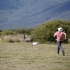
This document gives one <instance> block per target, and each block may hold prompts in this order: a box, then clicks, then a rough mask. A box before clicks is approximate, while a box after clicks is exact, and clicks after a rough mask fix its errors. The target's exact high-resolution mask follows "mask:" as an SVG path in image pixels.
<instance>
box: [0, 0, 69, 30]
mask: <svg viewBox="0 0 70 70" xmlns="http://www.w3.org/2000/svg"><path fill="white" fill-rule="evenodd" d="M69 7H70V1H65V2H62V0H61V1H60V0H59V2H58V1H57V0H30V1H29V0H14V1H12V0H7V1H6V0H0V15H1V16H0V29H14V28H29V27H34V26H37V25H40V24H42V23H44V22H46V21H48V20H53V19H65V20H70V19H69V18H70V8H69Z"/></svg>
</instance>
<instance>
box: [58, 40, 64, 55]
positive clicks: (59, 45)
mask: <svg viewBox="0 0 70 70" xmlns="http://www.w3.org/2000/svg"><path fill="white" fill-rule="evenodd" d="M57 43H58V48H57V53H58V54H59V51H60V50H61V51H62V53H64V50H63V48H62V46H61V44H62V41H59V42H57Z"/></svg>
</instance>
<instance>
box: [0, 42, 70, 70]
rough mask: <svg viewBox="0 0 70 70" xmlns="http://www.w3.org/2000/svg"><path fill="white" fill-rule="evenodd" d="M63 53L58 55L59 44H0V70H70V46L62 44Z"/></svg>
mask: <svg viewBox="0 0 70 70" xmlns="http://www.w3.org/2000/svg"><path fill="white" fill-rule="evenodd" d="M62 46H63V48H64V50H65V54H66V55H65V56H63V55H62V52H60V54H59V55H58V54H57V53H56V50H57V44H38V45H35V46H33V47H32V45H31V43H28V44H27V43H25V42H19V43H5V42H0V70H70V44H62Z"/></svg>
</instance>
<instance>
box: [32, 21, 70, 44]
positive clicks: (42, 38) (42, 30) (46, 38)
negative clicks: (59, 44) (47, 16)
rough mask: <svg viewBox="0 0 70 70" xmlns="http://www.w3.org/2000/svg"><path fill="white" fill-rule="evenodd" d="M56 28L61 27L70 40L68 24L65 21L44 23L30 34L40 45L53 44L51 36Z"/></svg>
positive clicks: (53, 40) (69, 25)
mask: <svg viewBox="0 0 70 70" xmlns="http://www.w3.org/2000/svg"><path fill="white" fill-rule="evenodd" d="M58 27H62V28H63V31H65V32H66V33H67V37H68V38H70V22H69V21H66V20H53V21H48V22H45V23H44V24H42V25H40V26H37V27H35V28H34V30H33V31H32V33H31V34H32V36H33V38H34V40H35V41H39V42H40V43H46V42H55V38H54V37H53V35H54V33H55V32H56V31H57V28H58Z"/></svg>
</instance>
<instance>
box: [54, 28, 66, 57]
mask: <svg viewBox="0 0 70 70" xmlns="http://www.w3.org/2000/svg"><path fill="white" fill-rule="evenodd" d="M62 30H63V29H62V28H61V27H59V28H58V31H57V32H55V33H54V37H56V40H57V43H58V48H57V53H58V54H59V51H60V50H61V51H62V53H63V56H65V52H64V50H63V48H62V46H61V44H62V41H63V37H64V38H65V40H66V33H65V32H62Z"/></svg>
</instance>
